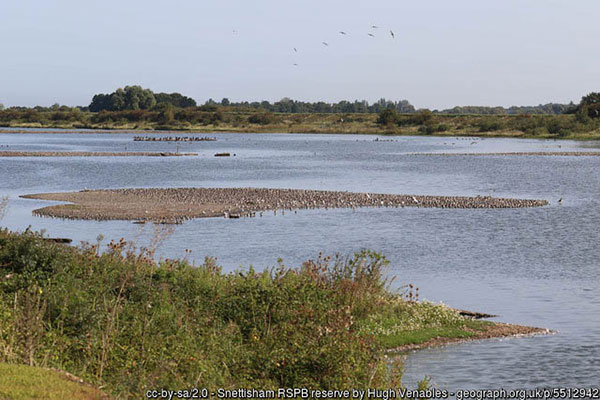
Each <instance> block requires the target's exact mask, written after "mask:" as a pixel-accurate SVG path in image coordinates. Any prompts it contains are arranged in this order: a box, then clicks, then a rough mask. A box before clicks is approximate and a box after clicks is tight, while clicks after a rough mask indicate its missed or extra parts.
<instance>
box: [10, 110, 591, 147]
mask: <svg viewBox="0 0 600 400" xmlns="http://www.w3.org/2000/svg"><path fill="white" fill-rule="evenodd" d="M480 117H481V116H480ZM329 122H330V121H329ZM372 123H373V124H374V122H373V121H372ZM7 128H8V129H7ZM53 133H56V134H69V133H73V134H75V133H76V134H98V133H124V134H134V133H144V134H167V133H180V134H204V135H206V134H220V133H229V134H235V133H256V134H308V135H370V136H377V135H380V136H389V137H406V136H415V137H423V136H424V137H446V138H448V137H462V138H512V139H537V140H555V141H559V140H574V141H581V142H585V141H598V140H600V133H598V132H597V131H589V132H580V133H577V132H576V133H572V134H569V135H562V136H561V135H556V134H549V133H548V134H533V133H526V132H522V131H514V130H505V131H483V132H481V131H478V130H477V131H461V130H450V131H443V132H433V133H422V132H420V131H419V130H418V129H417V128H415V127H410V128H405V129H400V128H398V129H393V130H388V129H386V128H382V127H379V126H376V125H371V124H369V125H361V126H339V127H337V126H330V125H326V124H325V125H322V126H314V125H311V126H310V127H307V126H298V127H296V126H294V125H285V124H284V125H281V124H280V125H247V126H234V125H223V126H219V125H214V126H210V127H209V126H206V127H205V126H197V127H189V128H187V127H177V126H173V127H165V128H164V129H153V128H152V127H149V126H143V127H127V126H119V127H114V128H110V127H106V126H89V127H88V126H86V127H48V126H29V125H16V126H9V127H0V134H53Z"/></svg>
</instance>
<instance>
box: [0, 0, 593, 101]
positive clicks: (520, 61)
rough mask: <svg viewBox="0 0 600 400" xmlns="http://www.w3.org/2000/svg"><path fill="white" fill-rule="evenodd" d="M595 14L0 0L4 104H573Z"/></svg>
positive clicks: (568, 7) (584, 0)
mask: <svg viewBox="0 0 600 400" xmlns="http://www.w3.org/2000/svg"><path fill="white" fill-rule="evenodd" d="M599 16H600V1H598V0H453V1H448V0H419V1H417V0H413V1H406V0H370V1H365V0H362V1H354V0H302V1H300V0H253V1H248V0H219V1H216V0H215V1H212V0H172V1H169V2H166V1H164V0H163V1H153V0H143V1H139V0H120V1H115V0H103V1H81V0H54V1H53V0H2V1H0V103H3V104H4V105H5V106H12V105H23V106H34V105H43V106H49V105H51V104H54V103H59V104H66V105H71V106H74V105H88V104H89V102H90V101H91V98H92V96H93V95H94V94H96V93H110V92H112V91H114V90H115V89H116V88H118V87H123V86H126V85H136V84H137V85H141V86H142V87H144V88H150V89H152V90H153V91H155V92H169V93H170V92H180V93H182V94H184V95H187V96H190V97H192V98H194V99H195V100H196V101H198V102H200V103H203V102H204V101H206V100H208V99H209V98H213V99H215V100H217V101H220V100H221V99H222V98H223V97H227V98H229V99H230V100H232V101H243V100H248V101H261V100H269V101H276V100H279V99H281V98H283V97H290V98H293V99H297V100H304V101H327V102H334V101H339V100H355V99H359V100H362V99H366V100H368V101H370V102H373V101H376V100H378V99H379V98H382V97H384V98H387V99H391V100H402V99H407V100H409V101H410V102H411V103H412V104H413V105H415V106H416V107H418V108H431V109H443V108H449V107H453V106H457V105H486V106H498V105H500V106H510V105H537V104H540V103H548V102H557V103H568V102H569V101H574V102H578V101H579V100H580V99H581V97H582V96H583V95H585V94H587V93H589V92H591V91H598V90H600V87H599V86H600V79H599V78H600V40H598V38H600V24H599V23H598V17H599ZM373 25H376V26H378V28H372V26H373ZM390 30H391V31H393V32H394V35H395V38H392V36H391V34H390ZM340 31H344V32H346V33H347V35H342V34H341V33H339V32H340ZM369 33H371V34H373V35H374V37H371V36H369V35H368V34H369ZM322 42H326V43H328V46H326V45H324V44H323V43H322ZM294 48H296V50H297V51H294ZM294 64H297V65H294Z"/></svg>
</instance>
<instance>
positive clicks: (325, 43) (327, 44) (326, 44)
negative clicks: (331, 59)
mask: <svg viewBox="0 0 600 400" xmlns="http://www.w3.org/2000/svg"><path fill="white" fill-rule="evenodd" d="M321 43H323V44H324V45H325V46H329V43H327V42H321Z"/></svg>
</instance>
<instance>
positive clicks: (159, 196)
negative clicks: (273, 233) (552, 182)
mask: <svg viewBox="0 0 600 400" xmlns="http://www.w3.org/2000/svg"><path fill="white" fill-rule="evenodd" d="M21 197H23V198H31V199H43V200H57V201H65V202H70V203H74V204H64V205H55V206H49V207H44V208H40V209H37V210H34V211H33V214H34V215H39V216H48V217H58V218H72V219H88V220H115V219H119V220H141V221H154V222H182V221H184V220H186V219H191V218H202V217H223V216H225V217H229V218H236V217H243V216H253V215H255V213H262V212H264V211H274V212H277V211H282V212H285V211H293V210H299V209H312V208H356V207H427V208H523V207H540V206H545V205H547V204H548V202H547V201H546V200H526V199H507V198H495V197H491V196H476V197H455V196H416V195H394V194H376V193H351V192H335V191H319V190H295V189H255V188H173V189H113V190H84V191H80V192H70V193H42V194H31V195H24V196H21Z"/></svg>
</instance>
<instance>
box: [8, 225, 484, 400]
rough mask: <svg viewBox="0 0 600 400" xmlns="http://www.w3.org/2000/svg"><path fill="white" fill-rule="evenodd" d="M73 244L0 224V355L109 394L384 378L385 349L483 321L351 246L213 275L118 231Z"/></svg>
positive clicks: (468, 329) (388, 374) (466, 331)
mask: <svg viewBox="0 0 600 400" xmlns="http://www.w3.org/2000/svg"><path fill="white" fill-rule="evenodd" d="M99 247H100V245H99V244H94V245H85V246H83V247H82V248H73V247H68V246H64V245H60V244H54V243H51V242H48V241H45V240H44V239H43V237H42V236H41V235H40V234H38V233H33V232H30V231H26V232H24V233H20V234H18V233H12V232H9V231H7V230H2V231H0V362H5V363H10V364H27V365H31V366H41V367H52V368H57V369H61V370H65V371H68V372H70V373H73V374H75V375H77V376H79V377H81V378H83V379H84V380H85V381H87V382H90V383H93V384H96V385H99V386H101V387H103V388H104V390H105V391H106V392H107V393H109V394H112V395H114V396H116V397H118V398H129V397H139V395H140V393H142V392H143V391H144V389H148V388H170V389H180V388H186V387H193V386H198V387H207V388H209V389H211V388H213V389H214V388H217V387H224V388H239V387H246V388H247V387H255V388H265V389H266V388H278V387H312V388H323V389H325V388H329V389H341V388H355V387H373V388H389V387H393V386H398V385H400V377H401V367H400V366H399V365H396V364H394V363H392V364H390V362H389V360H388V359H387V358H386V356H385V355H384V351H385V350H386V349H389V348H395V347H397V346H400V345H403V344H408V343H419V342H423V341H426V340H428V339H429V338H431V337H434V336H440V335H443V336H448V337H467V336H470V335H472V334H473V332H474V329H475V330H476V329H483V328H484V327H485V326H486V323H483V322H475V321H472V320H467V319H464V318H463V317H461V316H460V315H459V314H458V313H457V312H456V311H454V310H452V309H450V308H448V307H445V306H442V305H433V304H430V303H427V302H417V301H415V300H416V298H417V297H418V296H417V295H416V293H417V291H416V290H413V289H412V288H411V289H409V290H408V291H407V292H406V293H395V292H392V291H390V290H389V289H388V283H389V282H386V280H385V278H384V268H385V265H386V260H385V258H383V257H382V256H381V255H379V254H377V253H373V252H368V251H363V252H361V253H358V254H355V255H354V256H353V257H350V258H340V257H337V258H333V259H330V258H326V257H321V256H319V257H318V258H317V259H316V260H313V261H308V262H306V263H304V264H303V265H302V266H301V267H300V268H298V269H291V268H287V267H285V266H283V265H281V264H280V265H278V266H277V267H274V268H270V269H266V270H265V271H263V272H257V271H255V270H253V269H252V268H250V269H249V270H247V271H238V272H235V273H230V274H224V273H222V271H221V269H220V268H219V267H218V266H217V265H216V264H215V262H214V260H212V259H206V260H205V262H204V263H203V264H202V265H199V266H193V265H190V264H189V263H188V262H187V261H186V260H165V261H162V262H160V263H158V264H157V263H156V262H155V261H153V254H152V251H151V250H148V249H139V250H135V249H134V248H133V247H132V246H131V245H129V244H127V243H126V242H125V241H120V242H111V243H110V244H109V245H108V246H107V249H106V251H104V252H101V251H100V249H99Z"/></svg>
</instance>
